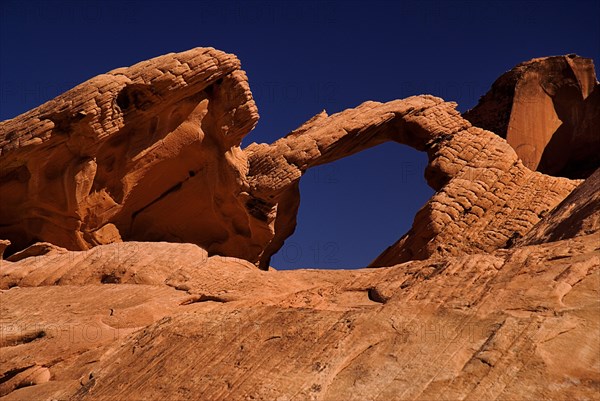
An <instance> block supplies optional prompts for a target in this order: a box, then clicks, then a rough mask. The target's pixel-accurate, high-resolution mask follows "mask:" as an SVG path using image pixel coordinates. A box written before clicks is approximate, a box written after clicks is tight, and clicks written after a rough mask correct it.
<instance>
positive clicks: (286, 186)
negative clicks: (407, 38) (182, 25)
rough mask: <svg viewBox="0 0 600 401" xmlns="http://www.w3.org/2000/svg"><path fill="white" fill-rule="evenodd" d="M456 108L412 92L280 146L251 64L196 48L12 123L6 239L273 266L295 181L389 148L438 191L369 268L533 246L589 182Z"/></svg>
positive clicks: (293, 208) (4, 139)
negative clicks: (253, 140) (262, 137)
mask: <svg viewBox="0 0 600 401" xmlns="http://www.w3.org/2000/svg"><path fill="white" fill-rule="evenodd" d="M455 107H456V105H455V104H454V103H449V102H444V101H443V100H442V99H439V98H435V97H433V96H426V95H424V96H415V97H411V98H408V99H404V100H395V101H391V102H388V103H378V102H366V103H363V104H362V105H360V106H358V107H357V108H355V109H348V110H345V111H343V112H340V113H337V114H334V115H331V116H328V115H327V114H326V113H325V112H323V113H321V114H319V115H317V116H315V117H314V118H312V119H311V120H309V121H308V122H306V123H305V124H304V125H302V126H301V127H299V128H298V129H296V130H295V131H293V132H291V133H290V134H289V135H287V136H285V137H284V138H282V139H280V140H278V141H276V142H275V143H273V144H270V145H268V144H252V145H250V146H248V147H247V148H246V149H244V150H241V149H240V147H239V145H240V143H241V139H242V138H243V136H244V135H246V134H247V133H248V132H249V131H250V130H251V129H252V128H253V127H254V125H255V124H256V121H257V119H258V114H257V111H256V107H255V104H254V102H253V100H252V95H251V93H250V89H249V86H248V83H247V80H246V76H245V74H244V72H243V71H241V70H240V69H239V61H238V60H237V58H236V57H235V56H233V55H229V54H225V53H223V52H220V51H217V50H214V49H210V48H208V49H203V48H198V49H194V50H190V51H187V52H183V53H178V54H168V55H165V56H161V57H157V58H155V59H151V60H148V61H144V62H142V63H139V64H136V65H134V66H132V67H128V68H119V69H116V70H113V71H111V72H109V73H107V74H104V75H100V76H98V77H96V78H93V79H91V80H89V81H87V82H85V83H83V84H81V85H79V86H78V87H76V88H74V89H72V90H71V91H69V92H66V93H65V94H63V95H61V96H59V97H58V98H56V99H54V100H52V101H50V102H48V103H46V104H44V105H42V106H40V107H38V108H36V109H34V110H31V111H30V112H27V113H25V114H23V115H21V116H18V117H16V118H14V119H12V120H8V121H4V122H2V123H1V125H0V151H1V153H0V171H1V172H2V174H1V177H0V196H1V197H2V200H3V202H2V204H1V206H0V221H1V222H2V224H1V226H0V238H6V239H8V240H10V241H11V243H12V245H11V247H9V248H8V250H9V252H10V253H14V252H15V251H19V250H22V249H24V248H25V247H27V246H28V245H31V244H33V243H35V242H38V241H45V242H49V243H53V244H55V245H58V246H61V247H64V248H67V249H71V250H83V249H88V248H90V247H93V246H96V245H99V244H108V243H113V242H118V241H121V240H141V241H169V242H189V243H194V244H197V245H199V246H201V247H202V248H204V249H206V250H207V251H208V252H209V254H211V255H213V254H218V255H224V256H232V257H238V258H242V259H245V260H248V261H250V262H252V263H255V264H257V265H259V266H260V267H261V268H262V269H267V268H268V266H269V260H270V257H271V256H272V255H273V254H274V253H276V252H277V250H278V249H280V248H281V246H282V245H283V243H284V241H285V239H286V238H287V237H288V236H289V235H291V234H292V233H293V231H294V228H295V224H296V221H295V219H296V214H297V210H298V206H299V202H300V199H299V189H298V188H299V186H298V185H299V180H300V178H301V177H302V175H303V174H304V173H305V172H306V170H307V169H309V168H310V167H312V166H316V165H320V164H324V163H329V162H332V161H335V160H337V159H340V158H343V157H345V156H348V155H351V154H353V153H356V152H360V151H361V150H364V149H366V148H369V147H372V146H376V145H378V144H381V143H383V142H386V141H396V142H399V143H403V144H407V145H409V146H412V147H414V148H416V149H418V150H421V151H425V152H427V154H428V156H429V165H428V167H427V169H426V171H425V176H426V178H427V180H428V182H429V184H430V185H431V186H432V187H433V188H434V189H435V190H437V191H438V192H437V193H436V194H435V195H434V196H433V197H432V199H431V200H429V202H427V204H426V205H425V206H424V207H423V208H422V209H421V210H420V211H419V213H418V214H417V216H416V217H415V221H414V224H413V227H412V228H411V230H410V231H409V232H408V233H407V234H406V235H404V236H403V237H402V238H401V239H400V240H399V241H398V242H397V243H396V244H393V245H392V246H390V247H389V248H388V249H387V250H386V251H385V252H384V253H383V254H382V255H380V256H379V257H378V258H377V259H376V260H375V261H374V262H373V266H389V265H393V264H396V263H400V262H404V261H407V260H413V259H426V258H428V257H430V256H432V255H461V254H468V253H478V252H489V251H493V250H495V249H498V248H502V247H506V246H509V245H510V244H511V241H513V240H514V239H515V238H519V237H521V236H523V235H524V234H525V233H526V232H527V231H528V230H529V229H530V228H531V227H533V225H535V224H536V223H537V222H538V221H539V219H540V218H541V216H542V215H543V214H544V213H546V212H547V211H549V210H551V209H552V208H554V207H555V206H556V205H557V204H558V203H559V202H560V201H562V200H563V199H564V198H565V197H566V196H567V195H568V194H569V193H570V192H571V191H572V190H573V189H574V188H575V186H576V185H577V184H579V181H572V180H568V179H562V178H554V177H550V176H545V175H542V174H539V173H536V172H532V171H531V170H529V169H528V168H527V167H526V166H524V165H523V163H522V162H521V161H520V160H519V158H518V155H517V154H516V153H515V152H514V150H513V149H512V148H511V147H510V145H509V144H507V142H506V141H505V140H503V139H502V138H500V137H498V136H497V135H495V134H493V133H492V132H489V131H485V130H483V129H481V128H477V127H473V126H471V124H470V123H469V121H467V120H465V119H464V118H462V116H461V115H460V114H459V113H458V112H457V111H456V110H455Z"/></svg>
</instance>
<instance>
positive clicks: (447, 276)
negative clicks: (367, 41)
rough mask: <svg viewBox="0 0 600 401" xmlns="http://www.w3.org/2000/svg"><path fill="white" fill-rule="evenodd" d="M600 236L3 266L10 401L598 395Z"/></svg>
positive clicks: (145, 253) (176, 252)
mask: <svg viewBox="0 0 600 401" xmlns="http://www.w3.org/2000/svg"><path fill="white" fill-rule="evenodd" d="M598 240H599V237H598V236H597V234H592V235H587V236H579V237H577V238H572V239H565V240H562V241H558V242H552V243H547V244H541V245H533V246H523V247H519V248H516V249H512V250H499V251H496V252H494V253H491V254H482V255H467V256H460V257H449V258H443V259H442V258H433V259H428V260H426V261H413V262H408V263H404V264H402V265H397V266H394V267H389V268H382V269H362V270H349V271H325V270H298V271H287V272H273V271H271V272H263V271H260V270H258V269H256V267H255V266H253V265H252V264H250V263H249V262H247V261H243V260H240V259H234V258H223V257H220V256H213V257H208V254H207V253H206V251H204V250H202V249H200V248H198V247H197V246H195V245H191V244H168V243H140V242H126V243H121V244H111V245H104V246H98V247H96V248H94V249H92V250H90V251H83V252H71V251H66V250H64V249H62V250H61V249H54V250H52V251H51V252H49V253H47V254H46V255H45V256H39V257H30V258H25V259H22V260H20V261H18V262H14V263H13V262H7V261H2V262H1V263H2V269H1V270H0V271H1V272H2V273H1V276H0V288H3V290H2V291H0V305H1V309H0V319H1V320H0V322H1V323H0V329H1V333H2V336H1V337H0V396H4V397H2V398H1V399H2V400H6V401H8V400H52V399H70V400H139V399H144V400H165V399H168V400H187V399H200V398H201V399H206V400H228V401H229V400H249V399H255V400H278V399H279V400H284V399H288V400H289V399H302V400H305V399H314V400H336V401H337V400H364V399H373V400H382V401H383V400H385V401H388V400H408V399H410V400H413V399H415V400H432V399H451V400H457V399H466V400H488V399H518V400H540V399H556V400H558V399H560V400H566V399H569V400H584V399H595V398H596V397H597V394H598V392H599V391H600V387H599V381H598V378H599V377H600V369H599V363H600V341H599V340H600V258H599V255H598ZM8 288H10V289H8Z"/></svg>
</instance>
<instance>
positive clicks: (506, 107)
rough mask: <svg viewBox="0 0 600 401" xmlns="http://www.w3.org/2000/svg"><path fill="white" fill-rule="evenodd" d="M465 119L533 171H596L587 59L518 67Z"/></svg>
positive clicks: (599, 162)
mask: <svg viewBox="0 0 600 401" xmlns="http://www.w3.org/2000/svg"><path fill="white" fill-rule="evenodd" d="M465 118H466V119H467V120H469V121H471V122H472V123H473V125H476V126H478V127H482V128H485V129H487V130H490V131H493V132H495V133H496V134H498V135H500V136H501V137H502V138H505V139H506V140H507V141H508V143H509V144H510V145H511V146H512V147H513V148H514V149H515V150H516V152H517V155H518V156H519V158H521V160H523V163H524V164H525V165H526V166H527V167H529V168H530V169H532V170H537V171H540V172H542V173H546V174H551V175H555V176H562V177H570V178H585V177H588V176H589V175H590V174H592V173H593V172H594V170H595V169H597V168H598V167H600V156H599V155H600V135H598V126H599V125H600V85H599V84H598V81H597V80H596V73H595V71H594V63H593V61H592V60H591V59H588V58H583V57H579V56H576V55H574V54H571V55H568V56H555V57H543V58H537V59H533V60H530V61H527V62H524V63H521V64H519V65H518V66H516V67H515V68H513V69H512V70H510V71H508V72H507V73H505V74H503V75H502V76H501V77H500V78H498V79H497V80H496V81H495V82H494V84H493V85H492V88H491V89H490V91H489V92H488V93H486V94H485V96H483V97H482V98H481V100H480V101H479V103H478V104H477V106H476V107H475V108H473V109H472V110H469V111H468V112H466V113H465Z"/></svg>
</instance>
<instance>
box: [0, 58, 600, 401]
mask: <svg viewBox="0 0 600 401" xmlns="http://www.w3.org/2000/svg"><path fill="white" fill-rule="evenodd" d="M565 60H566V59H565ZM566 62H568V61H566ZM519 82H521V81H519ZM559 97H560V96H559ZM591 97H592V95H590V96H589V97H588V99H590V98H591ZM536 110H537V109H536ZM540 110H542V109H540ZM586 113H587V112H586ZM257 118H258V115H257V113H256V109H255V106H254V103H253V101H252V96H251V94H250V91H249V89H248V85H247V82H246V78H245V75H244V73H243V72H242V71H241V70H239V62H238V61H237V59H236V58H235V57H234V56H231V55H227V54H225V53H222V52H219V51H216V50H214V49H195V50H192V51H189V52H185V53H179V54H171V55H167V56H163V57H159V58H156V59H153V60H149V61H147V62H143V63H140V64H137V65H135V66H133V67H130V68H126V69H118V70H114V71H112V72H110V73H108V74H106V75H102V76H100V77H96V78H94V79H92V80H90V81H88V82H86V83H84V84H82V85H80V86H79V87H77V88H75V89H73V90H72V91H69V92H67V93H66V94H64V95H62V96H61V97H59V98H57V99H55V100H53V101H51V102H49V103H47V104H45V105H42V106H40V107H39V108H37V109H35V110H32V111H30V112H29V113H26V114H24V115H22V116H19V117H17V118H15V119H13V120H9V121H5V122H3V123H1V125H0V149H1V152H2V153H1V154H0V172H2V175H1V177H0V196H1V199H2V203H0V223H1V224H0V255H1V254H2V252H3V251H4V250H5V248H6V247H7V246H10V242H11V241H12V243H13V245H12V250H11V249H10V248H9V252H8V256H7V258H6V259H2V258H0V399H1V400H3V401H9V400H12V401H15V400H27V401H30V400H48V401H50V400H57V399H69V400H72V401H76V400H119V401H120V400H132V401H133V400H142V399H143V400H157V401H158V400H189V399H202V400H228V401H229V400H265V401H266V400H269V401H270V400H280V401H283V400H332V401H333V400H336V401H337V400H365V399H369V400H381V401H388V400H432V399H448V400H455V399H460V400H477V401H479V400H493V399H502V400H504V399H518V400H540V399H554V400H567V399H568V400H590V399H596V398H598V394H599V393H600V254H599V251H600V232H599V229H600V222H599V216H600V215H599V210H600V197H599V196H598V194H599V193H600V190H599V189H600V188H599V186H600V170H598V172H596V173H595V174H593V175H592V176H590V177H589V178H588V179H587V180H586V181H585V182H583V184H581V185H580V186H578V185H579V184H580V183H581V181H579V180H570V179H567V178H556V177H551V176H547V175H544V174H541V173H539V172H534V171H531V170H530V169H528V168H527V167H526V166H524V165H523V163H522V162H521V160H519V158H518V155H517V153H515V151H514V150H513V149H512V148H511V146H510V145H509V144H508V143H507V142H506V140H504V139H502V138H501V137H500V136H498V135H496V134H494V133H492V132H490V131H486V130H484V129H482V128H478V127H473V126H471V124H470V123H469V122H468V121H467V120H465V119H463V118H462V117H461V116H460V114H459V113H458V112H457V111H456V110H455V104H453V103H447V102H444V101H443V100H442V99H439V98H435V97H432V96H417V97H411V98H408V99H405V100H396V101H392V102H389V103H385V104H382V103H376V102H367V103H364V104H362V105H360V106H359V107H357V108H355V109H349V110H346V111H343V112H341V113H338V114H334V115H331V116H328V115H327V114H326V113H321V114H319V115H317V116H315V117H314V118H313V119H311V120H310V121H308V122H307V123H305V124H304V125H303V126H301V127H300V128H298V129H297V130H295V131H293V132H292V133H290V134H289V135H288V136H286V137H284V138H282V139H280V140H279V141H276V142H275V143H273V144H271V145H267V144H252V145H250V146H249V147H248V148H246V149H245V150H241V149H240V147H239V144H240V141H241V138H242V137H243V136H244V135H245V134H247V133H248V132H249V130H250V129H252V127H253V126H254V124H255V123H256V119H257ZM590 121H591V120H590ZM590 127H591V126H590ZM385 141H396V142H400V143H404V144H407V145H410V146H413V147H414V148H416V149H418V150H421V151H425V152H427V154H428V157H429V165H428V166H427V169H426V171H425V176H426V178H427V180H428V182H429V184H430V185H431V186H432V187H433V188H434V189H435V190H436V191H437V193H436V194H435V195H434V196H433V197H432V198H431V199H430V200H429V201H428V202H427V204H426V205H425V206H424V207H423V208H422V209H421V210H420V211H419V212H418V214H417V216H416V217H415V221H414V224H413V227H412V229H411V230H410V231H409V232H408V233H407V234H406V235H405V236H404V237H403V238H401V239H400V240H399V241H398V242H397V243H396V244H394V245H392V246H391V247H390V248H388V249H387V250H386V251H385V252H384V253H383V254H382V255H380V256H379V257H378V258H377V259H376V260H375V261H374V262H373V265H374V266H389V267H384V268H381V269H361V270H350V271H342V270H339V271H325V270H321V271H319V270H297V271H288V272H277V271H273V270H272V269H271V270H269V271H261V270H260V269H258V268H257V267H256V265H258V266H259V267H262V268H263V269H267V268H268V262H269V258H270V256H271V255H272V254H273V253H274V252H276V251H277V249H279V247H281V245H282V244H283V241H284V240H285V239H286V238H287V237H288V236H289V235H290V234H291V233H292V232H293V230H294V227H295V224H296V223H295V219H296V212H297V209H298V204H299V191H298V188H299V180H300V178H301V177H302V174H303V173H304V172H306V170H307V169H309V168H310V167H313V166H316V165H319V164H323V163H328V162H331V161H334V160H336V159H339V158H341V157H345V156H347V155H350V154H353V153H356V152H359V151H361V150H363V149H366V148H368V147H371V146H375V145H377V144H380V143H383V142H385ZM548 146H550V145H548ZM517 150H518V149H517ZM569 160H570V161H569V163H571V162H572V160H575V159H573V158H571V156H570V159H569ZM4 238H6V239H8V240H10V241H8V240H5V239H4ZM122 239H125V240H132V239H139V240H152V241H158V240H165V241H170V242H137V241H125V242H120V241H121V240H122ZM38 241H46V242H38ZM33 242H36V243H35V244H33V245H31V246H27V245H29V244H31V243H33ZM172 242H191V243H172ZM198 245H200V246H201V247H199V246H198ZM90 247H91V249H88V248H90ZM67 248H69V249H71V250H68V249H67ZM77 249H79V251H73V250H77ZM216 254H221V255H226V256H217V255H216ZM232 256H235V257H232ZM418 259H420V260H418ZM401 262H405V263H401Z"/></svg>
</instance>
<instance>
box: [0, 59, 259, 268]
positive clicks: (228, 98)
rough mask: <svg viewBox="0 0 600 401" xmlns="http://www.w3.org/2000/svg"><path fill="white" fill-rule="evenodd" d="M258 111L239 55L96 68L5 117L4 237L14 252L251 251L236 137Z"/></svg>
mask: <svg viewBox="0 0 600 401" xmlns="http://www.w3.org/2000/svg"><path fill="white" fill-rule="evenodd" d="M257 120H258V114H257V111H256V106H255V105H254V101H253V99H252V95H251V93H250V90H249V87H248V84H247V79H246V76H245V74H244V72H243V71H241V70H240V69H239V61H238V59H237V58H236V57H235V56H233V55H230V54H226V53H223V52H220V51H217V50H214V49H210V48H206V49H203V48H200V49H194V50H190V51H187V52H183V53H177V54H168V55H165V56H161V57H157V58H155V59H151V60H148V61H144V62H141V63H138V64H136V65H134V66H132V67H128V68H119V69H116V70H113V71H111V72H109V73H107V74H103V75H100V76H97V77H95V78H93V79H91V80H89V81H87V82H84V83H83V84H81V85H79V86H77V87H75V88H74V89H72V90H70V91H68V92H66V93H65V94H63V95H61V96H59V97H58V98H56V99H54V100H52V101H50V102H48V103H45V104H44V105H42V106H40V107H38V108H36V109H34V110H31V111H30V112H27V113H25V114H23V115H21V116H18V117H16V118H14V119H12V120H8V121H4V122H2V123H0V172H1V177H0V198H1V199H2V202H1V204H0V221H1V222H2V224H1V226H0V238H7V239H10V240H11V242H12V247H11V248H12V251H13V252H14V251H15V250H20V249H23V248H24V247H26V246H28V245H30V244H32V243H34V242H38V241H47V242H51V243H53V244H56V245H58V246H61V247H64V248H67V249H72V250H75V249H87V248H89V247H91V246H95V245H98V244H106V243H111V242H115V241H120V240H121V239H124V240H128V239H143V240H167V241H174V242H191V243H196V244H201V245H202V246H204V247H205V248H206V249H207V250H208V251H209V252H211V253H220V254H228V255H235V256H239V257H243V258H246V259H249V260H252V259H255V258H256V257H257V256H256V255H257V254H258V253H260V250H261V249H262V248H261V247H262V242H264V240H263V241H261V238H260V235H258V234H256V233H253V232H252V224H253V221H252V219H251V218H250V217H249V216H248V215H247V213H246V212H245V210H246V209H245V206H244V194H243V191H244V186H243V180H244V176H245V170H246V169H247V162H246V160H245V157H244V154H243V153H242V152H241V151H240V149H239V144H240V142H241V139H242V137H243V136H244V135H245V134H246V133H247V132H249V131H250V130H251V129H252V127H253V126H254V125H255V124H256V122H257ZM240 236H241V237H245V238H246V239H245V240H240V239H236V238H237V237H240ZM256 237H258V239H255V238H256ZM257 243H258V244H260V245H257ZM11 248H9V249H11Z"/></svg>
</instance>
